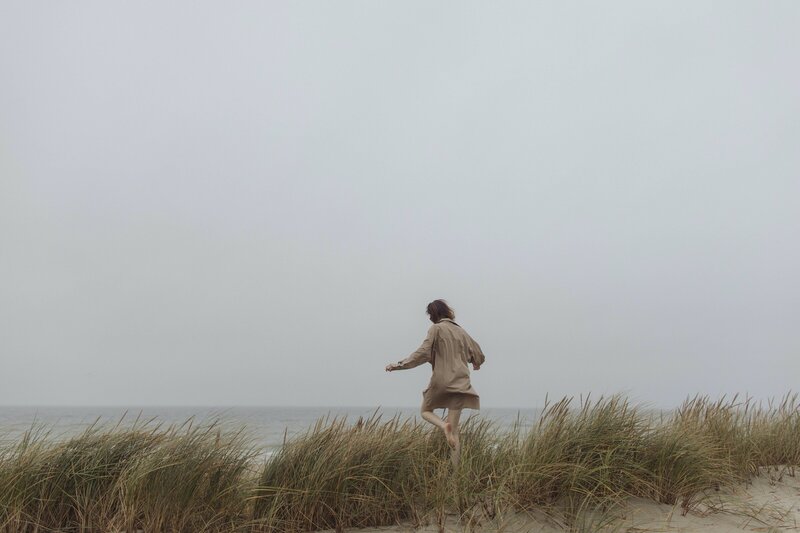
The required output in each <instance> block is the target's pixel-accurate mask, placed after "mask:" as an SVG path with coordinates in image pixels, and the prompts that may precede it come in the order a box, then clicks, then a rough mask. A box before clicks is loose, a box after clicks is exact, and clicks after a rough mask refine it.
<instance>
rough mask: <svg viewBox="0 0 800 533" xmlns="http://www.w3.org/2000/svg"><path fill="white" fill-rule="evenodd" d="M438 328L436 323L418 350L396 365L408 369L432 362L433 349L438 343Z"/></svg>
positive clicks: (399, 368)
mask: <svg viewBox="0 0 800 533" xmlns="http://www.w3.org/2000/svg"><path fill="white" fill-rule="evenodd" d="M438 331H439V330H438V328H437V327H436V324H434V325H433V326H431V327H430V329H428V336H427V337H425V340H424V341H422V346H420V347H419V348H417V350H416V351H415V352H414V353H412V354H411V355H409V356H408V357H406V358H405V359H403V360H402V361H400V362H398V363H397V366H396V367H395V368H396V369H397V370H407V369H409V368H414V367H415V366H419V365H421V364H424V363H430V362H432V361H433V350H434V347H435V345H436V334H437V333H438Z"/></svg>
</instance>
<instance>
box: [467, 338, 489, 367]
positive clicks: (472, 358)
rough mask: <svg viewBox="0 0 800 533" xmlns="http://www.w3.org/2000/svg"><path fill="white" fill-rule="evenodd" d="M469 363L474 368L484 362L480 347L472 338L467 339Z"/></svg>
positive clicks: (484, 357)
mask: <svg viewBox="0 0 800 533" xmlns="http://www.w3.org/2000/svg"><path fill="white" fill-rule="evenodd" d="M469 341H470V342H469V362H470V363H472V364H474V365H475V366H481V365H482V364H483V363H484V362H485V361H486V356H485V355H483V350H481V347H480V345H479V344H478V343H477V342H475V339H473V338H472V337H470V338H469Z"/></svg>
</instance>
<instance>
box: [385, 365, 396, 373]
mask: <svg viewBox="0 0 800 533" xmlns="http://www.w3.org/2000/svg"><path fill="white" fill-rule="evenodd" d="M392 370H397V365H396V364H395V363H389V364H388V365H386V371H387V372H391V371H392Z"/></svg>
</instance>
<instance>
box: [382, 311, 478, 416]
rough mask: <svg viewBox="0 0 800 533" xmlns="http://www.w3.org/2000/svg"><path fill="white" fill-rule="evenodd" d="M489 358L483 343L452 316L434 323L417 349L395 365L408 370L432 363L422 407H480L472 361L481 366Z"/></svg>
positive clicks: (429, 409) (430, 409)
mask: <svg viewBox="0 0 800 533" xmlns="http://www.w3.org/2000/svg"><path fill="white" fill-rule="evenodd" d="M485 360H486V358H485V357H484V355H483V352H482V351H481V347H480V346H478V343H477V342H475V340H473V338H472V337H470V336H469V334H468V333H467V332H466V331H464V329H463V328H462V327H461V326H459V325H458V324H456V323H455V322H454V321H452V320H450V319H449V318H444V319H442V320H441V321H440V322H438V323H436V324H434V325H432V326H431V327H430V329H428V336H427V337H425V340H424V341H423V342H422V346H420V347H419V349H418V350H417V351H415V352H414V353H412V354H411V355H409V356H408V357H406V358H405V359H403V360H402V361H400V362H399V363H398V364H397V365H396V366H395V368H396V369H398V370H405V369H407V368H414V367H415V366H419V365H421V364H423V363H430V364H431V366H432V367H433V375H432V376H431V382H430V384H429V385H428V388H427V389H425V390H424V391H423V392H422V398H423V401H422V409H423V410H424V411H432V410H433V409H441V408H447V409H480V408H481V403H480V397H479V396H478V393H477V392H475V389H473V388H472V384H471V383H470V381H469V363H474V364H475V365H476V366H481V365H482V364H483V362H484V361H485Z"/></svg>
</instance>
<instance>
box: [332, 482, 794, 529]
mask: <svg viewBox="0 0 800 533" xmlns="http://www.w3.org/2000/svg"><path fill="white" fill-rule="evenodd" d="M781 474H782V475H781ZM620 514H621V518H620V519H619V520H617V521H615V522H614V523H612V524H608V525H604V524H597V523H596V522H595V523H594V524H593V523H592V522H591V521H588V522H587V524H586V525H585V527H584V528H583V529H579V531H586V532H590V531H613V532H620V533H622V532H625V533H644V532H654V533H656V532H676V533H678V532H680V533H694V532H697V533H727V532H731V531H760V532H775V533H777V532H779V531H800V477H797V476H794V477H793V476H791V475H789V474H788V473H787V472H785V471H784V472H774V471H773V472H771V473H764V474H762V475H761V476H760V477H758V478H755V479H754V481H753V483H751V484H749V485H748V486H746V487H745V486H742V487H739V488H737V489H735V490H726V489H723V490H722V491H720V492H718V493H715V494H713V495H711V496H709V498H708V501H706V502H705V503H703V504H700V505H699V506H698V507H697V508H696V509H694V510H692V511H690V512H689V513H687V514H686V515H683V514H682V509H681V508H680V507H678V506H671V505H664V504H658V503H656V502H653V501H651V500H645V499H640V498H633V499H630V500H628V502H627V505H626V507H625V509H624V510H622V511H621V512H620ZM349 531H358V532H359V533H378V532H396V533H411V532H416V533H439V532H440V531H442V530H441V529H440V528H439V527H438V526H437V525H436V524H428V525H425V526H423V527H419V528H414V527H413V526H412V525H411V524H404V525H399V526H392V527H379V528H368V529H352V530H349ZM444 531H446V532H457V531H458V532H462V531H475V532H487V533H488V532H494V531H497V532H499V531H502V532H506V533H556V532H563V531H568V528H566V527H564V526H563V525H561V524H558V523H555V522H554V521H553V520H548V519H547V518H546V517H544V516H537V515H536V514H535V513H531V514H522V513H516V514H513V515H508V516H503V517H496V518H495V519H493V520H483V521H479V523H473V524H470V523H469V517H459V516H456V515H455V514H452V515H448V516H447V520H446V523H445V528H444ZM328 533H332V530H331V531H330V532H328Z"/></svg>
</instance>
